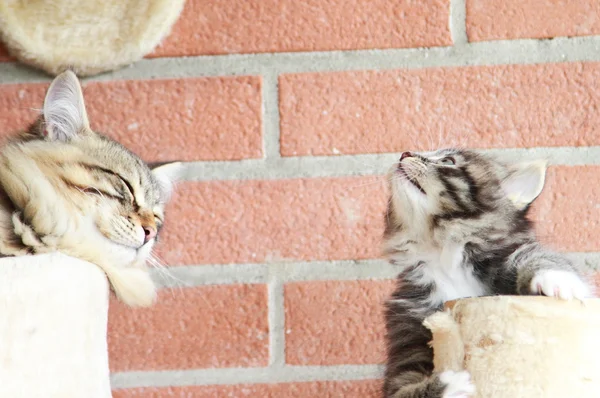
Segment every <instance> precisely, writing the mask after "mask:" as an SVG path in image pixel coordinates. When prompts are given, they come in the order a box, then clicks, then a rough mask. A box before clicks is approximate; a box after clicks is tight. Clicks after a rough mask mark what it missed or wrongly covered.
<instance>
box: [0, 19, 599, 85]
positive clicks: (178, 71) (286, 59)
mask: <svg viewBox="0 0 600 398" xmlns="http://www.w3.org/2000/svg"><path fill="white" fill-rule="evenodd" d="M458 14H459V13H458ZM453 18H458V15H457V13H456V12H455V15H453ZM456 29H457V30H458V28H456ZM457 35H458V33H457ZM565 61H600V36H582V37H558V38H554V39H551V40H538V39H522V40H499V41H488V42H477V43H465V44H464V45H457V46H452V47H430V48H400V49H385V50H348V51H321V52H294V53H259V54H228V55H211V56H208V55H203V56H190V57H178V58H152V59H142V60H140V61H138V62H136V63H134V64H133V65H132V66H129V67H125V68H121V69H118V70H116V71H112V72H107V73H103V74H101V75H96V76H93V77H90V78H85V79H84V81H104V80H138V79H158V78H165V79H166V78H184V77H202V76H236V75H264V76H266V75H268V74H273V75H280V74H282V73H304V72H337V71H352V70H387V69H403V68H406V69H413V68H429V67H453V66H468V65H500V64H536V63H552V62H565ZM50 79H51V77H49V76H48V75H46V74H44V73H43V72H41V71H37V70H34V69H32V68H29V67H25V66H23V65H20V64H18V63H16V62H2V63H0V84H3V83H27V82H29V83H33V82H46V81H49V80H50Z"/></svg>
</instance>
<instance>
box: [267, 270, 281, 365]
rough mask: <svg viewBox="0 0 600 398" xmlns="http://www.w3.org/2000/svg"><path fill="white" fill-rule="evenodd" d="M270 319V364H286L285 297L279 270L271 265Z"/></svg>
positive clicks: (269, 290)
mask: <svg viewBox="0 0 600 398" xmlns="http://www.w3.org/2000/svg"><path fill="white" fill-rule="evenodd" d="M268 268H269V284H268V321H269V366H270V367H272V368H276V369H277V368H282V367H284V366H285V304H284V301H285V297H284V290H283V289H284V287H283V283H282V281H281V280H280V279H279V278H278V275H277V274H278V273H279V270H277V269H276V268H275V267H274V266H273V265H271V264H270V265H269V266H268Z"/></svg>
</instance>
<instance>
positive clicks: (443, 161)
mask: <svg viewBox="0 0 600 398" xmlns="http://www.w3.org/2000/svg"><path fill="white" fill-rule="evenodd" d="M438 163H439V164H441V165H444V166H454V165H455V164H456V161H455V160H454V158H453V157H452V156H447V157H445V158H443V159H441V160H440V161H439V162H438Z"/></svg>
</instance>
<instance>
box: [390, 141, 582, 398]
mask: <svg viewBox="0 0 600 398" xmlns="http://www.w3.org/2000/svg"><path fill="white" fill-rule="evenodd" d="M544 178H545V164H543V163H540V162H530V163H522V164H514V165H506V164H503V163H501V162H499V161H497V160H495V159H493V158H490V157H486V156H483V155H481V154H478V153H476V152H474V151H470V150H454V149H445V150H439V151H436V152H430V153H422V154H418V153H408V152H407V153H405V154H403V155H402V158H401V160H400V162H399V163H397V164H395V165H394V166H393V168H392V170H391V171H390V173H389V182H390V192H391V196H390V200H389V206H388V210H387V214H386V216H385V222H386V230H385V234H384V253H385V255H386V256H387V258H388V259H389V261H390V262H391V263H392V264H395V265H397V266H398V267H399V269H400V275H399V277H398V286H397V288H396V290H395V292H394V293H393V294H392V297H391V298H390V299H389V301H388V302H387V304H386V310H385V316H386V326H387V341H388V361H387V367H386V374H385V383H384V394H383V395H384V396H385V397H386V398H441V397H444V398H449V397H455V398H460V397H469V396H471V395H472V393H473V388H474V386H473V385H471V382H470V380H469V377H468V374H464V373H463V374H460V373H458V374H453V375H449V374H436V373H434V371H433V352H432V349H431V348H430V347H429V346H428V342H429V341H430V340H431V333H430V332H429V331H428V330H427V329H426V328H425V327H424V326H423V325H422V321H423V319H424V318H425V317H427V316H428V315H430V314H432V313H433V312H434V311H436V310H439V309H440V308H441V307H442V305H443V303H444V302H445V301H448V300H453V299H457V298H461V297H474V296H484V295H495V294H507V295H508V294H545V295H549V296H556V297H560V298H564V299H569V298H572V297H576V298H583V297H589V296H592V289H591V284H590V283H588V282H587V279H586V276H585V274H584V273H583V271H582V270H579V269H577V268H576V267H575V266H574V265H573V264H572V263H571V262H570V261H569V260H568V259H566V258H565V257H564V256H562V255H559V254H557V253H553V252H551V251H549V250H547V249H545V248H543V247H541V246H540V245H539V244H538V243H537V241H536V237H535V234H534V232H533V228H532V223H531V222H530V221H529V220H528V218H527V212H528V209H529V206H530V204H531V203H532V202H533V200H534V199H535V198H536V197H537V196H538V195H539V193H540V192H541V190H542V187H543V184H544Z"/></svg>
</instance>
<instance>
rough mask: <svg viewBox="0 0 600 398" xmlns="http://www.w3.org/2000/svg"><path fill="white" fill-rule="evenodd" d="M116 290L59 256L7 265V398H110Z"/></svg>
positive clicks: (2, 308) (92, 269)
mask: <svg viewBox="0 0 600 398" xmlns="http://www.w3.org/2000/svg"><path fill="white" fill-rule="evenodd" d="M108 294H109V285H108V281H107V280H106V277H105V276H104V273H103V272H102V271H101V270H100V269H99V268H98V267H97V266H95V265H93V264H90V263H88V262H85V261H81V260H78V259H75V258H73V257H68V256H65V255H62V254H59V253H51V254H43V255H36V256H26V257H7V258H1V259H0V397H10V398H59V397H60V398H84V397H85V398H110V397H111V392H110V381H109V369H108V350H107V343H106V325H107V318H108Z"/></svg>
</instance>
